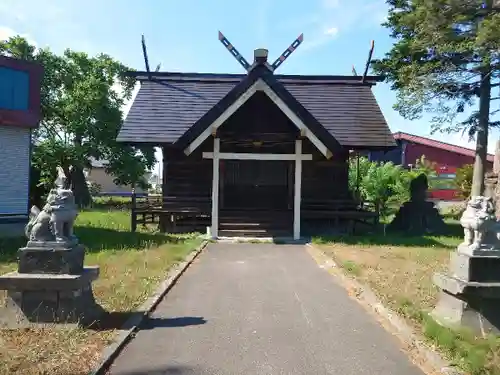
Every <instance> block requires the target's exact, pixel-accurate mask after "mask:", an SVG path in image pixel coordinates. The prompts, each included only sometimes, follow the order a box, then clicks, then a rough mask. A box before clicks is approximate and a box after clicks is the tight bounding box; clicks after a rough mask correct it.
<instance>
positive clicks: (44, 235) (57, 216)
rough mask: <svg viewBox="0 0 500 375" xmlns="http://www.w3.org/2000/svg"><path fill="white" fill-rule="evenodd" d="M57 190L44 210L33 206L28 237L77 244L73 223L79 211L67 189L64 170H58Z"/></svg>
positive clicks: (50, 195)
mask: <svg viewBox="0 0 500 375" xmlns="http://www.w3.org/2000/svg"><path fill="white" fill-rule="evenodd" d="M55 184H56V188H54V189H51V190H50V193H49V195H48V196H47V202H46V204H45V206H44V207H43V209H42V210H40V209H39V208H38V207H36V206H33V207H32V208H31V213H30V220H29V222H28V224H27V225H26V228H25V234H26V237H28V239H29V240H30V241H43V242H46V241H55V242H76V241H77V238H76V237H75V236H74V234H73V223H74V222H75V219H76V216H77V215H78V210H77V208H76V205H75V198H74V195H73V192H72V191H71V190H70V189H66V188H65V185H66V176H65V175H64V172H63V171H62V168H58V178H57V180H56V183H55Z"/></svg>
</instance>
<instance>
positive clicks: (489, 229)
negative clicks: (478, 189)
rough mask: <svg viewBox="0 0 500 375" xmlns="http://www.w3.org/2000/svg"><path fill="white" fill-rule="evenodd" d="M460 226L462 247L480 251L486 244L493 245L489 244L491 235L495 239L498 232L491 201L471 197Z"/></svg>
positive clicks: (486, 198) (480, 197)
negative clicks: (462, 240)
mask: <svg viewBox="0 0 500 375" xmlns="http://www.w3.org/2000/svg"><path fill="white" fill-rule="evenodd" d="M460 224H461V225H462V227H463V228H464V242H463V244H462V246H468V247H470V248H472V249H480V248H481V247H483V245H486V244H489V245H493V244H490V242H491V240H492V239H493V238H492V236H491V234H494V235H495V236H493V237H495V238H496V237H497V232H498V228H497V227H498V225H497V221H496V217H495V206H494V204H493V200H492V199H491V198H490V197H483V196H475V197H471V199H470V200H469V202H467V208H466V209H465V211H464V213H463V214H462V217H461V219H460ZM493 232H494V233H493ZM489 247H491V246H489Z"/></svg>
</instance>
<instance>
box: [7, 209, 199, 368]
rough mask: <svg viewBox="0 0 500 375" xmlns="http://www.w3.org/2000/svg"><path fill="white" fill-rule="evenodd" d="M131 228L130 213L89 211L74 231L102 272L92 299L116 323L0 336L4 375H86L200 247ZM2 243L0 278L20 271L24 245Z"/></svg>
mask: <svg viewBox="0 0 500 375" xmlns="http://www.w3.org/2000/svg"><path fill="white" fill-rule="evenodd" d="M129 223H130V218H129V215H128V214H127V213H126V212H122V211H87V212H82V213H81V214H80V215H79V217H78V219H77V225H76V229H75V231H76V235H77V236H78V237H79V238H80V242H81V243H83V244H85V245H86V246H87V247H88V249H87V254H86V258H85V263H86V264H89V265H99V266H100V268H101V276H100V277H99V279H98V280H97V281H96V282H95V283H94V284H93V287H94V294H95V296H96V299H97V301H98V302H99V303H100V304H101V305H102V306H103V307H104V308H105V309H106V310H107V311H108V312H110V313H111V314H110V315H109V316H111V317H113V318H112V320H109V321H107V322H106V324H105V325H103V326H101V327H99V328H97V327H96V328H94V329H83V328H62V329H61V328H57V329H56V328H43V329H22V330H1V331H0V374H1V375H3V374H23V375H41V374H54V375H70V374H71V375H80V374H82V375H83V374H87V373H88V372H89V370H90V369H92V368H93V367H94V366H95V365H96V364H97V363H98V362H99V359H100V358H99V357H100V353H101V351H102V349H103V348H104V347H105V346H106V345H108V344H110V343H111V341H112V340H113V337H114V334H115V331H116V329H118V328H120V326H121V325H122V324H123V323H124V322H125V320H126V319H127V318H128V316H130V314H131V313H132V312H133V311H135V310H136V309H137V308H138V307H139V306H140V304H141V303H142V302H144V301H145V300H146V298H147V297H148V296H149V295H150V294H151V293H152V292H153V291H154V289H155V288H156V287H157V286H158V285H159V283H160V282H161V281H163V280H164V278H165V275H166V273H167V270H168V269H169V268H170V267H171V266H173V265H174V264H176V263H178V262H179V261H181V260H183V259H184V258H185V257H186V255H187V254H188V253H189V252H190V251H191V250H192V249H193V248H195V247H196V246H197V245H199V243H200V240H198V239H196V238H195V237H194V236H184V237H181V236H168V235H164V234H159V233H154V232H146V231H143V232H138V233H130V231H129V227H130V224H129ZM0 241H1V242H0V272H1V273H4V272H6V271H10V270H14V269H16V267H17V264H16V252H17V249H18V247H19V246H20V245H23V244H25V240H24V239H15V240H12V239H8V240H6V239H4V240H0ZM2 297H3V296H0V299H3V298H2Z"/></svg>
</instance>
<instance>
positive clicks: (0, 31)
mask: <svg viewBox="0 0 500 375" xmlns="http://www.w3.org/2000/svg"><path fill="white" fill-rule="evenodd" d="M15 35H19V36H22V37H23V38H25V39H26V40H27V41H28V42H29V43H30V44H31V45H34V46H35V47H36V45H37V44H36V41H35V40H34V39H33V38H32V37H31V36H30V35H29V34H22V33H18V32H16V31H14V30H13V29H11V28H10V27H7V26H0V40H7V39H9V38H10V37H13V36H15Z"/></svg>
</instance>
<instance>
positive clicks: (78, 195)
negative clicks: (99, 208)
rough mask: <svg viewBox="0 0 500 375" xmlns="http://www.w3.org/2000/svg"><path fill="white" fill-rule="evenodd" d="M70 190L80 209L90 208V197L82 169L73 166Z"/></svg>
mask: <svg viewBox="0 0 500 375" xmlns="http://www.w3.org/2000/svg"><path fill="white" fill-rule="evenodd" d="M71 189H72V190H73V194H74V195H75V203H76V204H77V205H78V207H80V208H84V207H90V205H91V203H92V197H91V196H90V191H89V187H88V185H87V180H86V179H85V175H84V174H83V169H82V168H80V167H75V166H73V169H72V170H71Z"/></svg>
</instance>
